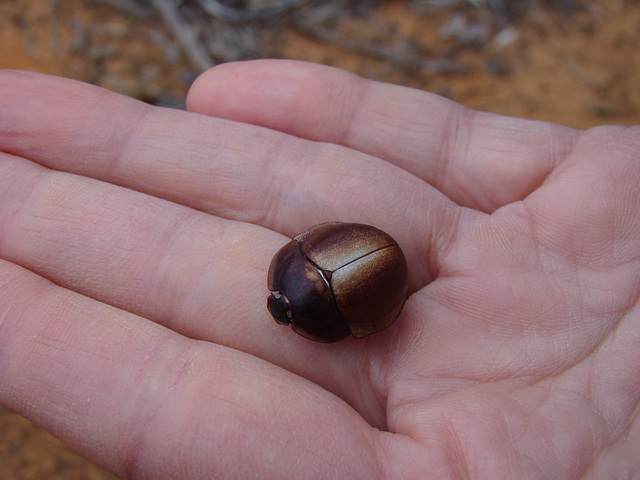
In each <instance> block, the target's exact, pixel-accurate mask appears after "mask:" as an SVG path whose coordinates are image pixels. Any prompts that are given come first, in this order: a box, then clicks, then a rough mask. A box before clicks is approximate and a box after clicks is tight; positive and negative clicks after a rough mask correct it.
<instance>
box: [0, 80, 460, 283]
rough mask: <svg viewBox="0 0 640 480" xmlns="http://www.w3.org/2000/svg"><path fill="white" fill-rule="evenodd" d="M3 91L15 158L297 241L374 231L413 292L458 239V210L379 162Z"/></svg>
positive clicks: (46, 89)
mask: <svg viewBox="0 0 640 480" xmlns="http://www.w3.org/2000/svg"><path fill="white" fill-rule="evenodd" d="M0 85H2V87H1V88H0V104H2V105H3V107H2V108H3V115H2V117H0V149H2V150H4V151H6V152H11V153H14V154H17V155H21V156H24V157H25V158H30V159H33V160H35V161H37V162H39V163H41V164H43V165H45V166H48V167H50V168H53V169H56V170H65V171H69V172H73V173H77V174H81V175H87V176H92V177H94V178H98V179H101V180H105V181H109V182H112V183H116V184H119V185H123V186H126V187H128V188H132V189H136V190H139V191H142V192H146V193H150V194H153V195H155V196H159V197H162V198H166V199H169V200H172V201H174V202H177V203H181V204H184V205H188V206H190V207H193V208H197V209H200V210H204V211H207V212H211V213H216V214H218V215H221V216H224V217H227V218H232V219H236V220H243V221H248V222H252V223H257V224H260V225H264V226H267V227H270V228H272V229H275V230H277V231H279V232H281V233H284V234H286V235H288V236H295V235H297V234H299V233H300V232H301V231H303V230H305V229H306V228H308V227H310V226H311V225H313V224H315V223H320V222H323V221H331V220H336V221H356V222H360V223H370V224H373V225H375V226H377V227H379V228H382V229H383V230H385V231H387V232H388V233H390V234H391V235H392V236H393V237H394V238H396V240H398V242H399V243H400V245H401V246H402V248H403V249H404V250H405V253H406V254H407V256H408V257H409V258H410V259H411V260H412V262H411V263H412V265H413V266H414V268H412V269H410V281H411V285H412V287H413V289H417V288H419V287H421V286H423V285H424V284H426V283H427V282H428V281H429V280H430V279H431V278H432V276H433V272H434V271H437V270H438V268H439V267H438V264H439V262H440V257H439V252H440V251H441V250H443V249H444V247H445V246H446V245H448V244H449V243H450V240H451V238H452V237H453V236H455V233H456V225H457V222H458V220H459V216H460V213H459V212H457V211H456V210H455V205H454V204H453V203H451V202H450V201H448V200H447V199H446V198H445V197H443V196H442V195H441V194H440V193H439V192H437V191H435V190H434V189H432V188H429V187H428V186H426V185H425V184H424V182H423V181H422V180H420V179H418V178H416V177H415V176H413V175H411V174H408V173H407V172H404V171H402V170H401V169H399V168H397V167H395V166H394V165H391V164H389V163H387V162H384V161H381V160H379V159H376V158H373V157H370V156H368V155H364V154H361V153H358V152H354V151H352V150H349V149H345V148H343V147H337V146H333V145H329V144H320V143H314V142H309V141H305V140H301V139H297V138H294V137H291V136H288V135H285V134H282V133H279V132H274V131H270V130H267V129H264V128H258V127H254V126H249V125H242V124H238V123H236V122H231V121H226V120H219V119H212V118H206V117H202V116H195V115H192V114H187V113H184V112H178V111H171V110H167V109H158V108H153V107H149V106H145V105H143V104H142V103H140V102H136V101H133V100H131V99H127V98H125V97H122V96H119V95H116V94H113V93H111V92H107V91H105V90H101V89H98V88H96V87H92V86H89V85H85V84H81V83H78V82H72V81H68V80H63V79H58V78H53V77H47V76H42V75H34V74H30V73H15V72H5V73H4V74H3V75H1V76H0ZM107 105H108V108H105V106H107Z"/></svg>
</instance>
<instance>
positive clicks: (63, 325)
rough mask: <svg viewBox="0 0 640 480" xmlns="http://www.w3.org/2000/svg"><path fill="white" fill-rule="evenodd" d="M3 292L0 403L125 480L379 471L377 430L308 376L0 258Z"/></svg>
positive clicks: (358, 474) (364, 475)
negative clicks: (193, 335) (199, 337)
mask: <svg viewBox="0 0 640 480" xmlns="http://www.w3.org/2000/svg"><path fill="white" fill-rule="evenodd" d="M0 287H1V288H0V403H2V404H4V405H6V406H8V407H9V408H11V409H13V410H15V411H16V412H18V413H20V414H22V415H25V416H27V417H28V418H30V419H32V420H33V421H35V422H36V423H38V424H39V425H41V426H43V427H44V428H46V429H47V430H50V431H51V432H53V433H54V434H55V435H56V436H58V437H60V438H61V439H62V440H63V441H64V442H66V443H68V444H70V445H71V446H72V448H74V449H76V450H77V451H79V452H80V453H81V454H83V455H85V456H87V457H89V458H91V459H92V460H93V461H95V462H96V463H98V464H100V465H102V466H103V467H105V468H107V469H108V470H111V471H112V472H114V473H116V474H117V475H119V476H122V477H123V478H192V479H199V478H202V479H204V478H381V477H382V476H383V473H382V471H381V470H382V468H383V467H382V466H381V463H380V462H379V461H378V458H377V456H378V454H379V452H378V451H377V442H378V440H376V436H378V435H381V434H380V433H376V432H377V431H376V430H375V429H372V428H371V427H369V426H368V425H367V424H366V422H364V421H363V420H362V418H361V417H360V416H358V415H357V414H356V413H355V412H354V411H353V410H352V409H350V408H349V407H348V406H347V405H346V404H345V403H344V402H342V401H340V400H339V399H337V398H336V397H334V396H333V395H331V394H329V393H327V392H326V391H324V390H322V389H321V388H319V387H317V386H315V385H313V384H311V383H309V382H308V381H306V380H302V379H300V378H299V377H296V376H295V375H293V374H291V373H289V372H286V371H284V370H282V369H280V368H277V367H275V366H272V365H269V364H267V363H266V362H264V361H261V360H259V359H257V358H255V357H253V356H250V355H247V354H243V353H240V352H237V351H234V350H232V349H229V348H225V347H222V346H218V345H213V344H207V343H204V342H194V341H191V340H189V339H186V338H184V337H181V336H180V335H178V334H175V333H173V332H171V331H169V330H166V329H164V328H162V327H160V326H158V325H156V324H153V323H151V322H148V321H145V320H144V319H142V318H140V317H136V316H135V315H131V314H128V313H125V312H122V311H120V310H117V309H115V308H112V307H109V306H106V305H104V304H101V303H99V302H96V301H94V300H91V299H89V298H87V297H84V296H81V295H78V294H75V293H72V292H70V291H68V290H65V289H63V288H60V287H57V286H55V285H53V284H51V283H49V282H47V281H46V280H43V279H42V278H40V277H37V276H36V275H34V274H32V273H31V272H28V271H26V270H23V269H21V268H19V267H17V266H15V265H12V264H9V263H6V262H1V261H0ZM292 425H295V428H292ZM247 452H250V454H248V453H247ZM292 456H294V457H295V461H292V460H291V459H292Z"/></svg>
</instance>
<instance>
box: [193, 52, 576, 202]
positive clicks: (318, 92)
mask: <svg viewBox="0 0 640 480" xmlns="http://www.w3.org/2000/svg"><path fill="white" fill-rule="evenodd" d="M187 107H188V109H189V110H191V111H193V112H198V113H204V114H207V115H213V116H217V117H221V118H229V119H234V120H238V121H242V122H247V123H252V124H255V125H262V126H265V127H268V128H273V129H277V130H280V131H283V132H286V133H290V134H292V135H296V136H299V137H303V138H308V139H311V140H316V141H322V142H331V143H336V144H340V145H344V146H347V147H350V148H353V149H356V150H359V151H361V152H364V153H367V154H370V155H373V156H376V157H379V158H383V159H386V160H388V161H389V162H392V163H394V164H395V165H398V166H400V167H401V168H403V169H405V170H407V171H409V172H411V173H413V174H414V175H417V176H418V177H420V178H422V179H424V180H426V181H427V182H428V183H430V184H431V185H433V186H435V187H436V188H437V189H438V190H440V191H441V192H443V193H444V194H445V195H447V196H448V197H449V198H451V199H452V200H453V201H455V202H456V203H458V204H460V205H463V206H468V207H471V208H475V209H478V210H482V211H485V212H491V211H493V210H495V209H497V208H499V207H500V206H502V205H505V204H507V203H510V202H513V201H517V200H522V199H523V198H524V197H526V196H527V195H528V194H529V193H531V192H532V191H533V190H534V189H535V188H537V187H538V186H539V185H540V184H541V183H542V182H543V181H544V179H545V177H546V176H547V175H548V174H549V173H550V172H551V171H552V170H553V168H554V167H555V166H556V165H557V164H558V163H560V162H562V160H563V159H564V158H565V157H566V155H567V154H568V152H570V151H571V149H572V148H573V145H574V143H575V141H576V139H577V136H578V135H579V132H578V131H576V130H573V129H570V128H566V127H561V126H558V125H553V124H551V123H545V122H538V121H530V120H521V119H514V118H508V117H502V116H499V115H492V114H488V113H483V112H476V111H473V110H471V109H468V108H465V107H463V106H461V105H458V104H457V103H455V102H453V101H450V100H447V99H445V98H443V97H440V96H438V95H434V94H430V93H427V92H423V91H419V90H415V89H410V88H404V87H399V86H394V85H388V84H382V83H378V82H373V81H370V80H365V79H362V78H360V77H357V76H355V75H352V74H349V73H346V72H342V71H340V70H337V69H334V68H330V67H325V66H320V65H314V64H309V63H303V62H293V61H274V60H266V61H264V60H261V61H252V62H241V63H232V64H224V65H220V66H218V67H216V68H213V69H211V70H209V71H208V72H206V73H204V74H203V75H201V76H200V77H199V78H198V79H197V80H196V82H195V83H194V85H193V86H192V88H191V91H190V92H189V97H188V102H187Z"/></svg>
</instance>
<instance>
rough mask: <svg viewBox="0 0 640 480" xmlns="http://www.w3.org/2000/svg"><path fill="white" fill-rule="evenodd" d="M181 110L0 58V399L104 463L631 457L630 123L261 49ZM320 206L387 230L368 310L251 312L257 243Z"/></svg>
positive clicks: (634, 344)
mask: <svg viewBox="0 0 640 480" xmlns="http://www.w3.org/2000/svg"><path fill="white" fill-rule="evenodd" d="M188 105H189V109H190V110H191V111H192V112H196V113H199V114H195V113H186V112H179V111H172V110H167V109H160V108H155V107H150V106H147V105H144V104H142V103H139V102H137V101H134V100H131V99H128V98H125V97H122V96H119V95H116V94H114V93H110V92H107V91H104V90H101V89H98V88H95V87H91V86H88V85H84V84H81V83H78V82H72V81H69V80H63V79H58V78H52V77H46V76H42V75H37V74H31V73H25V72H6V71H5V72H2V73H1V74H0V151H1V152H3V153H0V258H1V260H0V403H2V404H4V405H6V406H8V407H9V408H12V409H14V410H15V411H17V412H19V413H21V414H23V415H25V416H27V417H29V418H31V419H32V420H34V421H35V422H36V423H39V424H40V425H43V426H44V427H45V428H47V429H48V430H50V431H51V432H53V433H54V434H55V435H57V436H58V437H60V438H61V439H63V440H64V441H65V442H67V443H68V444H70V445H71V446H72V447H73V448H74V449H76V450H78V451H79V452H80V453H82V454H83V455H85V456H87V457H89V458H91V459H92V460H94V461H95V462H97V463H99V464H101V465H103V466H105V467H106V468H107V469H109V470H111V471H113V472H115V473H116V474H118V475H120V476H122V477H124V478H149V479H152V478H157V479H169V478H176V479H209V478H241V479H247V478H269V479H271V478H291V479H293V478H295V479H327V478H336V479H337V478H348V479H357V478H363V479H377V478H389V479H391V478H397V479H413V478H416V479H425V478H438V479H439V478H478V479H480V478H487V479H496V478H517V479H525V478H526V479H529V478H531V479H533V478H536V479H537V478H540V479H548V478H630V477H632V476H633V475H634V474H636V475H637V474H638V472H640V460H639V458H640V456H638V452H639V451H640V430H639V428H638V418H637V417H638V404H639V403H638V402H639V399H640V307H639V297H640V188H638V185H639V184H640V130H639V129H637V128H635V129H633V128H632V129H629V128H621V127H607V128H598V129H594V130H591V131H587V132H581V131H576V130H571V129H568V128H563V127H559V126H555V125H550V124H546V123H539V122H531V121H525V120H516V119H510V118H504V117H499V116H494V115H489V114H484V113H478V112H473V111H470V110H467V109H464V108H463V107H460V106H458V105H456V104H454V103H452V102H450V101H448V100H445V99H442V98H439V97H436V96H434V95H430V94H427V93H424V92H419V91H414V90H409V89H404V88H400V87H394V86H389V85H383V84H378V83H374V82H369V81H365V80H362V79H359V78H357V77H354V76H352V75H349V74H346V73H343V72H340V71H336V70H333V69H329V68H326V67H321V66H316V65H309V64H301V63H294V62H280V61H263V62H249V63H240V64H229V65H225V66H222V67H218V68H216V69H214V70H212V71H210V72H208V73H206V74H204V75H203V76H202V77H201V78H200V79H199V80H198V81H197V82H196V84H195V85H194V86H193V88H192V91H191V92H190V96H189V102H188ZM202 114H204V115H202ZM323 221H354V222H360V223H368V224H371V225H375V226H376V227H379V228H381V229H383V230H385V231H387V232H388V233H390V234H391V235H392V236H393V237H394V238H396V239H397V240H398V242H399V243H400V245H401V246H402V248H403V249H404V252H405V254H406V257H407V262H408V265H409V282H410V293H411V296H410V297H409V299H408V301H407V304H406V306H405V309H404V311H403V313H402V314H401V316H400V318H399V319H398V320H397V321H396V323H395V324H393V325H392V326H391V327H389V328H388V329H387V330H385V331H383V332H381V333H379V334H375V335H372V336H370V337H366V338H364V339H360V340H357V339H354V338H348V339H346V340H344V341H342V342H338V343H335V344H317V343H314V342H310V341H309V340H306V339H304V338H302V337H300V336H298V335H296V334H295V333H294V332H292V331H291V329H290V328H285V327H281V326H279V325H277V324H276V323H275V322H274V321H273V320H272V319H271V317H270V316H269V314H268V312H267V310H266V306H265V303H266V297H267V294H268V291H267V287H266V271H267V269H268V266H269V261H270V259H271V256H272V255H273V254H274V253H275V252H276V251H277V250H278V248H279V247H281V246H282V245H283V244H284V243H285V242H286V241H287V238H288V237H291V236H294V235H296V234H298V233H300V232H301V231H303V230H305V229H306V228H308V227H309V226H311V225H313V224H316V223H320V222H323Z"/></svg>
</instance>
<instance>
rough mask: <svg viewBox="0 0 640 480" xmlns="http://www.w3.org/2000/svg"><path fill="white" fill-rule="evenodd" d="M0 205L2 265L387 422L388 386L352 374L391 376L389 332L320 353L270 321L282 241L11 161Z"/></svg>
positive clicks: (4, 168)
mask: <svg viewBox="0 0 640 480" xmlns="http://www.w3.org/2000/svg"><path fill="white" fill-rule="evenodd" d="M0 205H1V206H2V208H0V257H1V258H4V259H5V260H9V261H11V262H13V263H16V264H19V265H21V266H23V267H25V268H27V269H29V270H31V271H34V272H36V273H38V274H39V275H41V276H43V277H46V278H48V279H50V280H51V281H53V282H55V283H56V284H58V285H61V286H64V287H67V288H69V289H72V290H74V291H77V292H80V293H82V294H84V295H87V296H89V297H91V298H94V299H97V300H99V301H101V302H104V303H108V304H110V305H113V306H116V307H119V308H122V309H124V310H127V311H129V312H132V313H135V314H137V315H141V316H144V317H145V318H148V319H151V320H153V321H155V322H157V323H160V324H162V325H164V326H167V327H169V328H171V329H173V330H175V331H177V332H179V333H181V334H183V335H185V336H187V337H190V338H194V339H202V340H207V341H210V342H215V343H219V344H223V345H227V346H231V347H233V348H237V349H239V350H242V351H245V352H248V353H251V354H253V355H256V356H258V357H260V358H263V359H266V360H268V361H269V362H272V363H275V364H277V365H279V366H281V367H283V368H285V369H287V370H290V371H292V372H295V373H297V374H299V375H301V376H304V377H306V378H309V379H311V380H312V381H314V382H316V383H318V384H320V385H322V386H324V387H326V388H327V389H329V390H330V391H332V392H333V393H335V394H336V395H338V396H340V397H342V398H344V399H346V400H347V401H348V402H349V403H350V404H351V405H353V406H354V407H355V408H356V409H358V411H360V412H361V413H362V415H363V416H364V417H365V418H366V419H367V420H368V421H370V422H371V423H372V424H375V425H377V426H383V425H384V421H385V420H384V418H385V417H384V416H385V409H384V399H385V396H386V386H385V383H384V381H383V380H382V379H381V378H380V376H369V375H368V374H367V372H368V371H369V370H368V369H367V370H365V371H363V370H362V369H361V368H360V367H361V365H362V362H363V361H364V359H368V360H367V361H368V362H370V363H371V364H372V365H376V369H378V370H377V371H386V370H387V369H390V368H392V366H391V365H390V364H388V363H387V362H385V358H386V356H387V355H388V353H389V352H390V351H391V350H392V349H393V346H392V344H388V342H387V340H388V338H389V337H393V335H394V332H393V331H390V332H386V333H381V334H379V335H376V336H375V337H376V338H372V339H371V340H367V341H360V342H358V341H356V340H355V339H348V340H345V341H343V342H340V343H339V344H333V345H325V344H317V343H315V342H310V341H309V340H306V339H304V338H302V337H300V336H298V335H297V334H295V333H294V332H293V331H292V330H291V329H290V328H283V327H281V326H279V325H277V324H276V323H275V322H274V321H273V319H272V318H271V317H270V315H269V313H268V311H267V308H266V299H267V296H268V290H267V286H266V279H267V269H268V267H269V262H270V260H271V257H272V256H273V254H274V253H275V252H276V251H277V250H278V248H279V247H280V246H282V245H283V244H284V243H285V241H286V239H284V238H283V237H282V236H281V235H279V234H276V233H274V232H270V231H268V230H266V229H263V228H260V227H257V226H255V225H251V224H245V223H242V222H235V221H231V220H225V219H221V218H218V217H213V216H210V215H207V214H204V213H202V212H198V211H195V210H192V209H189V208H186V207H184V206H181V205H177V204H173V203H171V202H168V201H166V200H162V199H158V198H155V197H151V196H148V195H145V194H141V193H139V192H134V191H131V190H127V189H124V188H122V187H117V186H114V185H110V184H106V183H103V182H99V181H96V180H91V179H86V178H82V177H79V176H76V175H70V174H66V173H62V172H55V171H50V170H47V169H45V168H44V167H42V166H39V165H36V164H33V163H32V162H29V161H27V160H24V159H17V158H15V157H9V156H7V155H5V156H4V158H3V159H2V161H1V162H0ZM394 328H395V329H396V331H397V330H398V329H401V330H402V329H409V328H411V323H410V321H409V320H407V321H405V322H402V323H401V322H400V320H399V321H398V322H397V325H395V326H394Z"/></svg>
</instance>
